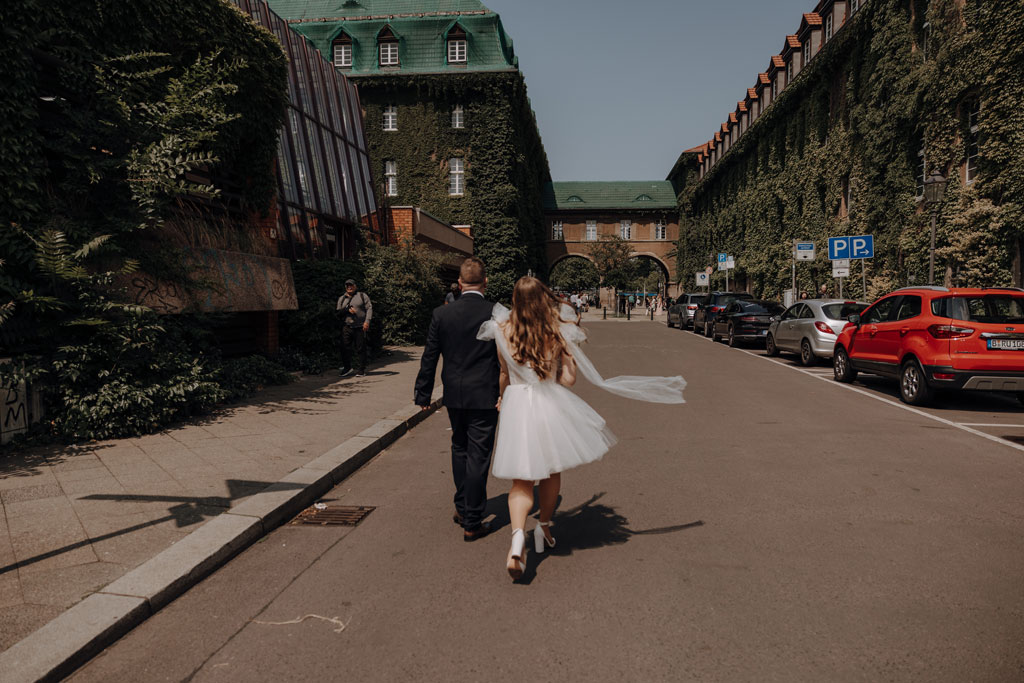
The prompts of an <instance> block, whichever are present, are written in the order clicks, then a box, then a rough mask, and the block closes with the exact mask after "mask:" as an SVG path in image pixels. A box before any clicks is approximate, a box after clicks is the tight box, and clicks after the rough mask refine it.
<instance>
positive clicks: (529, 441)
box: [477, 304, 686, 481]
mask: <svg viewBox="0 0 1024 683" xmlns="http://www.w3.org/2000/svg"><path fill="white" fill-rule="evenodd" d="M561 316H562V319H563V320H566V319H569V320H575V319H576V314H575V313H574V312H573V310H572V308H571V307H569V306H562V310H561ZM508 318H509V310H508V309H507V308H505V307H504V306H502V305H501V304H495V305H494V312H493V313H492V315H491V319H490V320H488V321H487V322H485V323H484V324H483V325H482V326H481V327H480V332H479V333H478V334H477V338H478V339H484V340H486V339H493V340H494V341H495V343H496V344H497V346H498V353H500V354H501V357H502V359H504V361H505V365H506V366H507V367H508V374H509V386H508V388H506V389H505V393H504V394H503V395H502V401H501V415H500V417H499V419H498V436H497V440H496V443H495V446H494V464H493V466H492V470H491V473H492V474H493V475H494V476H495V477H498V478H499V479H527V480H534V481H538V480H541V479H546V478H548V477H549V476H551V475H552V474H554V473H556V472H564V471H565V470H568V469H571V468H573V467H577V466H579V465H583V464H586V463H588V462H594V461H595V460H600V459H601V457H602V456H603V455H604V454H605V453H607V452H608V449H609V448H611V447H612V446H614V445H615V443H616V438H615V435H614V434H612V433H611V431H610V430H609V429H608V426H607V424H606V423H605V421H604V418H602V417H601V416H600V415H598V414H597V411H595V410H594V409H593V408H591V407H590V406H589V405H587V403H586V402H585V401H584V400H583V399H581V398H579V397H578V396H576V394H574V393H573V392H572V391H570V390H569V389H568V388H566V387H564V386H562V385H561V384H558V383H557V382H556V381H555V379H554V377H549V378H548V379H546V380H543V381H541V380H540V379H539V378H538V377H537V373H536V372H534V371H533V368H531V367H530V366H528V365H522V364H520V363H517V362H516V361H515V360H514V359H513V358H512V353H511V351H510V349H509V344H508V339H507V338H506V337H505V333H504V331H503V330H502V328H501V325H502V324H503V323H504V322H505V321H507V320H508ZM560 331H561V333H562V337H563V339H564V340H565V343H566V346H567V347H568V350H569V352H570V353H571V354H572V355H573V358H574V359H575V360H576V367H577V371H578V374H580V375H583V377H585V378H586V379H587V380H588V381H590V382H592V383H593V384H594V385H596V386H598V387H600V388H602V389H605V390H606V391H610V392H612V393H614V394H618V395H620V396H625V397H627V398H632V399H636V400H640V401H649V402H652V403H684V402H685V401H683V388H684V387H685V386H686V382H685V381H684V380H683V378H682V377H678V376H677V377H636V376H622V377H613V378H611V379H607V380H606V379H603V378H602V377H601V375H600V374H599V373H598V372H597V369H596V368H594V365H593V364H592V363H591V362H590V360H589V359H588V358H587V356H586V355H585V354H584V353H583V351H582V349H580V344H581V343H582V342H583V341H585V340H586V338H587V335H586V333H585V332H584V331H583V330H582V329H580V327H579V326H578V325H576V324H574V323H572V322H563V323H562V325H561V326H560Z"/></svg>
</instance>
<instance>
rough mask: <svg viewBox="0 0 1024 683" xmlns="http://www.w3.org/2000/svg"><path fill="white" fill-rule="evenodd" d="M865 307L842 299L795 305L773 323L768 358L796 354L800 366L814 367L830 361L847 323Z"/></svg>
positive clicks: (768, 341)
mask: <svg viewBox="0 0 1024 683" xmlns="http://www.w3.org/2000/svg"><path fill="white" fill-rule="evenodd" d="M867 307H868V304H866V303H864V302H861V301H846V300H844V299H809V300H805V301H798V302H797V303H795V304H793V305H792V306H790V307H789V308H787V309H786V311H785V313H783V314H782V315H781V316H778V317H777V318H776V319H775V320H774V321H773V322H772V324H771V326H770V327H769V328H768V338H767V339H766V340H765V349H766V350H767V352H768V355H769V356H777V355H779V352H780V351H790V352H792V353H798V354H800V362H801V363H802V364H803V365H814V364H815V363H817V362H818V359H819V358H831V357H832V351H833V349H834V348H835V346H836V338H837V337H838V336H839V333H840V332H842V331H843V328H844V327H845V326H846V325H847V323H848V320H847V319H848V318H849V317H850V316H851V315H853V314H854V313H861V312H862V311H863V310H864V309H865V308H867Z"/></svg>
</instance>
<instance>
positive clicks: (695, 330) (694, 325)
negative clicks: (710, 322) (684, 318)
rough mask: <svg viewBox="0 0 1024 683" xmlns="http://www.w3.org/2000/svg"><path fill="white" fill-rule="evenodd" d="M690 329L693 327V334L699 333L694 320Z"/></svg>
mask: <svg viewBox="0 0 1024 683" xmlns="http://www.w3.org/2000/svg"><path fill="white" fill-rule="evenodd" d="M692 329H693V333H694V334H700V330H698V329H697V321H696V320H694V321H693V328H692Z"/></svg>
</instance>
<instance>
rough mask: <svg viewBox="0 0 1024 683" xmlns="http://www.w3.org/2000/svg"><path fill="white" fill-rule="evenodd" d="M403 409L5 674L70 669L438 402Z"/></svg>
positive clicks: (70, 621) (114, 589)
mask: <svg viewBox="0 0 1024 683" xmlns="http://www.w3.org/2000/svg"><path fill="white" fill-rule="evenodd" d="M441 393H442V392H441V388H440V387H438V388H437V389H436V390H435V391H434V394H433V395H432V396H431V403H430V409H429V410H421V409H420V408H419V407H418V406H409V407H407V408H402V409H400V410H398V411H396V412H395V413H393V414H392V415H389V416H388V417H386V418H384V419H383V420H379V421H377V422H376V423H375V424H373V425H372V426H370V427H368V428H367V429H364V430H363V431H362V432H360V433H359V434H357V435H356V436H353V437H351V438H349V439H347V440H345V441H344V442H342V443H341V444H339V445H338V446H335V447H334V448H332V449H331V450H329V451H327V452H326V453H324V454H322V455H320V456H319V457H317V458H315V459H313V460H311V461H310V462H308V463H306V465H304V466H303V467H300V468H298V469H296V470H294V471H292V472H290V473H289V474H287V475H286V476H284V477H283V478H282V479H280V480H279V481H277V482H275V483H273V484H271V485H270V486H268V487H267V488H265V489H263V490H262V491H260V492H259V493H255V494H253V495H252V496H250V497H249V498H248V499H247V500H245V501H244V502H242V503H239V504H238V505H236V506H235V507H233V508H231V509H230V510H228V511H226V512H224V513H222V514H220V515H218V516H217V517H215V518H213V519H211V520H210V521H208V522H206V523H205V524H203V525H202V526H201V527H199V528H198V529H196V530H195V531H193V532H192V533H190V534H189V535H188V536H186V537H185V538H183V539H181V540H180V541H178V542H177V543H175V544H174V545H172V546H171V547H170V548H167V549H166V550H164V551H163V552H161V553H159V554H157V555H155V556H154V557H152V558H150V559H149V560H147V561H146V562H144V563H143V564H141V565H139V566H138V567H136V568H135V569H133V570H132V571H130V572H128V573H127V574H125V575H124V576H122V577H120V578H119V579H116V580H115V581H113V582H112V583H110V584H108V585H107V586H105V587H104V588H101V589H100V590H99V591H97V592H95V593H93V594H92V595H90V596H88V597H86V598H85V599H83V600H82V601H81V602H79V603H78V604H76V605H74V606H73V607H71V608H70V609H68V610H67V611H66V612H64V613H62V614H61V615H59V616H58V617H56V618H55V619H53V620H52V621H50V622H49V623H48V624H46V625H44V626H43V627H42V628H40V629H39V630H37V631H35V632H34V633H32V634H31V635H29V636H28V637H26V638H24V639H23V640H21V641H19V642H17V643H15V644H14V645H12V646H11V647H10V648H8V649H7V650H5V651H4V652H0V681H3V682H4V683H33V682H35V681H57V680H60V679H62V678H64V677H65V676H68V675H70V674H71V673H72V672H73V671H74V670H75V669H77V668H78V667H80V666H82V665H83V664H85V663H86V662H87V661H89V660H90V659H92V658H93V657H94V656H96V655H97V654H99V653H100V652H102V651H103V650H104V649H105V648H106V647H108V646H109V645H111V644H113V643H114V642H115V641H117V640H118V639H119V638H120V637H121V636H123V635H125V634H126V633H128V632H129V631H131V630H132V629H133V628H135V627H136V626H138V625H139V624H141V623H142V622H143V621H145V620H146V619H147V618H149V616H150V615H152V614H154V613H155V612H157V611H158V610H160V609H161V608H163V607H164V606H166V605H167V604H168V603H170V602H171V601H172V600H174V599H175V598H177V597H178V596H180V595H181V594H182V593H184V592H185V591H187V590H188V589H189V588H191V587H192V586H194V585H195V584H197V583H199V582H200V581H201V580H202V579H204V578H205V577H206V576H208V575H210V574H211V573H212V572H213V571H214V570H216V569H217V568H219V567H221V566H223V565H224V564H226V563H227V562H228V561H229V560H230V559H231V558H233V557H234V556H235V555H237V554H238V553H240V552H242V551H243V550H245V549H246V548H247V547H249V546H250V545H251V544H252V543H254V542H255V541H257V540H258V539H260V538H262V537H263V536H265V535H266V534H268V533H270V531H272V530H273V529H275V528H277V527H278V526H280V525H281V524H283V523H284V522H286V521H287V520H289V519H291V518H292V517H294V516H295V515H297V514H298V513H299V512H301V511H302V510H304V509H305V508H307V507H309V505H310V504H312V503H313V502H314V501H315V500H316V499H317V498H320V497H321V496H323V495H324V494H325V493H327V492H328V491H330V490H331V489H332V488H334V486H336V485H337V484H339V483H340V482H341V481H343V480H344V479H345V478H347V477H348V476H349V475H351V474H352V473H353V472H355V471H356V470H357V469H359V468H360V467H362V466H363V465H365V464H366V463H367V462H368V461H369V460H370V459H371V458H373V457H374V456H375V455H377V454H378V453H380V452H381V451H382V450H384V449H385V448H387V447H388V446H389V445H391V444H392V443H394V442H395V441H396V440H397V439H398V438H399V437H401V436H402V435H403V434H405V433H406V432H407V431H409V430H410V429H411V428H412V427H414V426H416V425H417V424H419V423H420V422H422V421H423V420H424V419H426V418H427V417H428V416H429V415H431V414H433V413H434V412H435V411H436V410H437V409H438V408H439V407H440V405H441Z"/></svg>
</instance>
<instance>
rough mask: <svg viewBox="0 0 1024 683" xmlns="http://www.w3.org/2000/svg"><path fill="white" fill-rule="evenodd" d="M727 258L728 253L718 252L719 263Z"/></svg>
mask: <svg viewBox="0 0 1024 683" xmlns="http://www.w3.org/2000/svg"><path fill="white" fill-rule="evenodd" d="M728 260H729V256H728V254H719V255H718V262H719V263H725V262H726V261H728Z"/></svg>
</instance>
